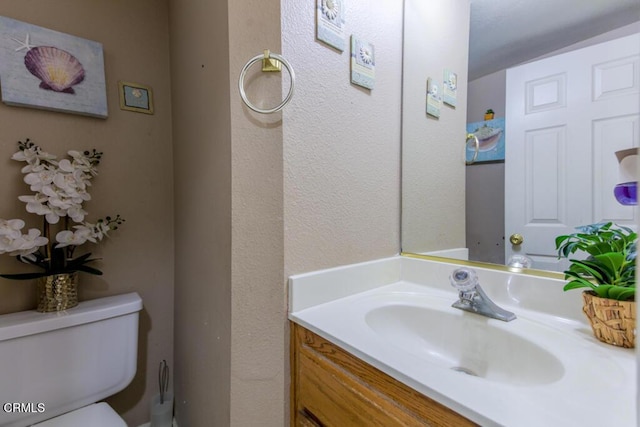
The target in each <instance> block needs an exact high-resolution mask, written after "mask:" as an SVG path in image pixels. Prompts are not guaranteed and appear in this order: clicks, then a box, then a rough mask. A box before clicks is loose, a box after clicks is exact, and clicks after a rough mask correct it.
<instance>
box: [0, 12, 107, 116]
mask: <svg viewBox="0 0 640 427" xmlns="http://www.w3.org/2000/svg"><path fill="white" fill-rule="evenodd" d="M0 86H1V88H2V91H1V93H2V102H4V103H5V104H7V105H12V106H19V107H31V108H38V109H44V110H52V111H59V112H65V113H75V114H82V115H87V116H93V117H99V118H106V117H107V115H108V111H107V93H106V85H105V74H104V55H103V50H102V44H101V43H98V42H95V41H91V40H87V39H83V38H80V37H76V36H72V35H70V34H65V33H60V32H58V31H54V30H50V29H47V28H43V27H38V26H36V25H32V24H28V23H26V22H22V21H17V20H15V19H11V18H7V17H4V16H0Z"/></svg>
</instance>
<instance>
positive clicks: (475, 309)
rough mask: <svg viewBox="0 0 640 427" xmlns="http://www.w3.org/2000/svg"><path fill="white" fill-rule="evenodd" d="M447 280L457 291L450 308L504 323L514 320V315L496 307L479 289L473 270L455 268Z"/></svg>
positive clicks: (476, 276)
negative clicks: (456, 297)
mask: <svg viewBox="0 0 640 427" xmlns="http://www.w3.org/2000/svg"><path fill="white" fill-rule="evenodd" d="M449 280H450V281H451V286H453V287H454V288H456V289H457V290H458V301H456V302H454V303H453V304H452V305H451V306H452V307H455V308H459V309H460V310H464V311H468V312H470V313H477V314H481V315H483V316H486V317H492V318H494V319H498V320H502V321H505V322H510V321H512V320H514V319H515V318H516V315H515V314H513V313H512V312H510V311H507V310H505V309H502V308H500V307H498V306H497V305H496V304H495V303H494V302H493V301H491V299H489V297H488V296H487V294H485V293H484V291H483V290H482V288H481V287H480V283H479V282H478V275H477V274H476V272H475V271H474V270H473V269H471V268H466V267H461V268H457V269H455V270H453V273H451V276H450V277H449Z"/></svg>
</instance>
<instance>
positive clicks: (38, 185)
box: [0, 139, 124, 279]
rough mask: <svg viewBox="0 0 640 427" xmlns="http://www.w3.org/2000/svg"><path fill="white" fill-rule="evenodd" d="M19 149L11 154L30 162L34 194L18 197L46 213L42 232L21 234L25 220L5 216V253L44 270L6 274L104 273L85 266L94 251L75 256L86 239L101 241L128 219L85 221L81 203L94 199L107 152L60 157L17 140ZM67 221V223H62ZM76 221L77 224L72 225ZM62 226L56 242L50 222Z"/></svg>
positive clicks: (28, 177)
mask: <svg viewBox="0 0 640 427" xmlns="http://www.w3.org/2000/svg"><path fill="white" fill-rule="evenodd" d="M18 148H19V151H18V152H17V153H15V154H14V155H13V156H12V157H11V158H12V159H13V160H17V161H20V162H25V163H26V166H24V167H23V168H22V173H24V174H25V176H24V182H25V183H26V184H28V185H29V188H30V189H31V191H33V192H34V194H32V195H26V196H19V197H18V199H19V200H20V201H22V202H24V203H26V210H27V212H29V213H33V214H36V215H40V216H43V217H44V225H43V233H41V232H40V230H38V229H36V228H31V229H29V230H28V231H27V232H26V233H23V232H22V229H23V228H24V226H25V222H24V221H22V220H20V219H10V220H4V219H0V254H5V253H6V254H9V255H12V256H16V257H17V258H18V260H20V261H22V262H27V263H30V264H33V265H36V266H38V267H40V268H41V269H43V271H41V272H36V273H22V274H1V275H0V276H2V277H5V278H8V279H32V278H36V277H42V276H48V275H51V274H63V273H72V272H75V271H84V272H87V273H91V274H98V275H100V274H102V272H101V271H100V270H97V269H95V268H93V267H89V266H88V265H86V264H87V263H88V262H91V261H94V260H95V259H91V258H90V256H91V254H90V253H86V254H84V255H81V256H79V257H76V258H73V252H74V250H75V248H76V247H77V246H80V245H82V244H84V243H86V242H92V243H97V242H99V241H101V240H102V239H103V238H104V237H105V236H107V233H108V232H109V231H110V230H115V229H117V228H118V225H120V224H122V222H124V219H123V218H121V217H120V215H117V216H116V217H115V218H112V217H109V216H107V217H105V218H103V219H99V220H97V221H96V222H95V223H90V222H87V221H85V216H86V215H87V212H86V211H85V210H84V209H83V208H82V203H83V202H85V201H87V200H91V195H90V194H89V192H88V187H89V186H90V185H91V182H90V180H91V179H92V178H93V177H94V176H96V175H97V169H96V167H97V165H98V164H99V163H100V158H101V157H102V153H101V152H99V151H96V150H95V149H94V150H93V151H85V152H82V153H81V152H79V151H73V150H72V151H69V152H68V153H67V154H68V155H69V157H70V159H62V160H57V159H56V157H55V156H54V155H51V154H49V153H47V152H45V151H42V149H41V148H40V147H39V146H37V145H36V144H34V143H33V142H31V141H30V140H29V139H27V140H26V141H24V142H23V141H18ZM61 219H62V221H61ZM71 221H72V222H73V223H75V225H72V224H71ZM52 224H57V226H58V228H59V229H60V231H58V233H57V234H56V236H55V245H54V243H53V242H52V241H51V237H50V235H51V232H50V230H51V225H52Z"/></svg>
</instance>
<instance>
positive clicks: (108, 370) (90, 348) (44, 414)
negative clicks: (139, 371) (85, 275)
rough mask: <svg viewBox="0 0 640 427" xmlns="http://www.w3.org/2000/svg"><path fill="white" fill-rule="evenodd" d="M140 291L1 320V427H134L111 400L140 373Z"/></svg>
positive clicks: (27, 312)
mask: <svg viewBox="0 0 640 427" xmlns="http://www.w3.org/2000/svg"><path fill="white" fill-rule="evenodd" d="M141 309H142V300H141V299H140V296H138V294H136V293H129V294H124V295H116V296H112V297H106V298H99V299H95V300H91V301H84V302H81V303H80V304H78V306H76V307H74V308H72V309H70V310H67V311H64V312H58V313H46V314H44V313H38V312H36V311H23V312H20V313H12V314H6V315H1V316H0V405H2V406H0V426H2V427H23V426H31V425H35V426H37V427H127V424H126V423H125V422H124V420H123V419H122V418H120V416H119V415H118V414H117V413H116V412H115V411H114V410H113V409H112V408H111V407H110V406H109V405H107V404H106V403H104V402H102V403H95V402H98V401H100V400H102V399H104V398H106V397H108V396H111V395H113V394H115V393H117V392H119V391H120V390H122V389H124V388H125V387H126V386H127V385H128V384H129V383H130V382H131V380H132V379H133V376H134V375H135V373H136V359H137V350H138V312H139V311H140V310H141Z"/></svg>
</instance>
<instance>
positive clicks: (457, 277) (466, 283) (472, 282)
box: [449, 267, 478, 292]
mask: <svg viewBox="0 0 640 427" xmlns="http://www.w3.org/2000/svg"><path fill="white" fill-rule="evenodd" d="M449 282H451V286H453V287H454V288H456V289H457V290H459V291H460V292H469V291H471V290H473V289H475V287H476V286H477V285H478V275H477V274H476V272H475V270H474V269H472V268H468V267H460V268H456V269H455V270H453V273H451V276H449Z"/></svg>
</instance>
